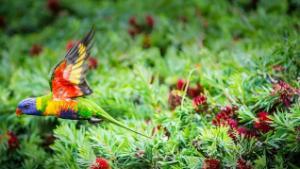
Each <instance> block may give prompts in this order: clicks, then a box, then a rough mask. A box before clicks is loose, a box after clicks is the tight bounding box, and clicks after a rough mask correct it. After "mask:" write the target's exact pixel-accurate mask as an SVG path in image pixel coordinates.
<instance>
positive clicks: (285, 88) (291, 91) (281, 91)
mask: <svg viewBox="0 0 300 169" xmlns="http://www.w3.org/2000/svg"><path fill="white" fill-rule="evenodd" d="M271 94H272V95H277V94H278V95H279V96H280V100H281V102H282V103H283V104H284V105H285V106H286V107H290V105H291V104H292V102H293V97H294V96H295V95H300V89H295V88H293V87H291V86H290V85H289V84H288V83H286V82H284V81H279V82H278V83H276V84H274V85H273V91H272V93H271Z"/></svg>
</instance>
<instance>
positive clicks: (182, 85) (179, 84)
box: [177, 79, 186, 90]
mask: <svg viewBox="0 0 300 169" xmlns="http://www.w3.org/2000/svg"><path fill="white" fill-rule="evenodd" d="M185 86H186V82H185V80H183V79H179V80H178V81H177V89H178V90H184V88H185Z"/></svg>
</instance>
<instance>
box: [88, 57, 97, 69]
mask: <svg viewBox="0 0 300 169" xmlns="http://www.w3.org/2000/svg"><path fill="white" fill-rule="evenodd" d="M88 66H89V69H97V67H98V61H97V59H96V58H94V57H89V59H88Z"/></svg>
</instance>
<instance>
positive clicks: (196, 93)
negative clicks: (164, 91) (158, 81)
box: [169, 79, 207, 111]
mask: <svg viewBox="0 0 300 169" xmlns="http://www.w3.org/2000/svg"><path fill="white" fill-rule="evenodd" d="M186 87H187V89H186ZM185 89H186V90H187V96H188V97H189V98H190V99H193V105H194V106H195V110H196V111H199V110H203V109H204V108H206V106H207V102H206V97H205V96H204V95H203V87H202V86H201V85H200V84H199V83H198V84H197V85H196V86H194V87H191V86H187V82H186V81H185V80H183V79H179V80H178V81H177V84H176V90H172V91H171V92H170V94H169V106H170V108H171V110H174V109H175V108H176V107H177V106H179V105H180V103H181V99H182V97H181V96H180V91H185Z"/></svg>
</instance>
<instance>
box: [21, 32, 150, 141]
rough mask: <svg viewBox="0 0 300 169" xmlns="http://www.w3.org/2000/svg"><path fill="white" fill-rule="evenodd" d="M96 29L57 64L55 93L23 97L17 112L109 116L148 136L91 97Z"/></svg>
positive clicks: (79, 117)
mask: <svg viewBox="0 0 300 169" xmlns="http://www.w3.org/2000/svg"><path fill="white" fill-rule="evenodd" d="M93 35H94V30H93V29H92V30H91V31H90V32H89V33H88V34H87V35H86V36H85V37H84V38H83V39H82V40H81V41H80V42H79V43H77V44H76V45H75V46H74V47H72V48H71V49H70V50H69V51H68V53H67V55H66V56H65V58H64V59H63V60H62V61H61V62H59V63H58V65H57V66H55V68H54V70H53V72H52V76H51V80H50V87H51V91H52V92H51V93H50V94H48V95H45V96H40V97H36V98H27V99H24V100H22V101H21V102H20V103H19V105H18V107H17V110H16V113H17V115H20V114H27V115H36V116H55V117H58V118H63V119H71V120H90V121H94V122H95V121H99V120H106V121H108V122H111V123H114V124H116V125H118V126H120V127H123V128H125V129H127V130H130V131H132V132H135V133H137V134H140V135H143V136H145V137H148V136H146V135H144V134H141V133H139V132H137V131H135V130H133V129H130V128H129V127H127V126H126V125H124V124H123V123H121V122H119V121H117V120H116V119H114V118H113V117H112V116H110V115H109V114H108V113H107V112H106V111H104V110H103V109H102V108H101V107H100V106H98V105H97V104H96V103H95V102H94V101H92V100H91V99H88V98H85V97H83V96H86V95H90V94H91V93H92V90H91V89H90V87H89V85H88V83H87V81H86V79H85V75H86V72H87V63H86V60H87V59H88V57H89V50H90V47H91V46H90V41H91V40H92V38H93Z"/></svg>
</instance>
